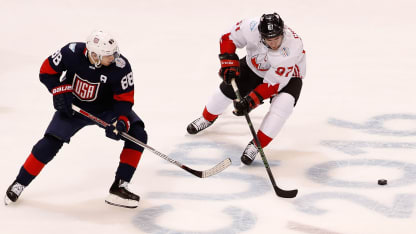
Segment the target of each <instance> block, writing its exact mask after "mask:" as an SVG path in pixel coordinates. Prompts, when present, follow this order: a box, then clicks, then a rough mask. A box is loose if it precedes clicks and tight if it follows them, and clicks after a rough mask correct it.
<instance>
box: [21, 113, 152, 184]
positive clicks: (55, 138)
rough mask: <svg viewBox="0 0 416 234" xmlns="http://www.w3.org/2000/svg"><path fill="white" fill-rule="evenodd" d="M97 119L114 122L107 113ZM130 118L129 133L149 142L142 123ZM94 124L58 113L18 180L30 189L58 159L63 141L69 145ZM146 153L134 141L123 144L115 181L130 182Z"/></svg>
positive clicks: (81, 118)
mask: <svg viewBox="0 0 416 234" xmlns="http://www.w3.org/2000/svg"><path fill="white" fill-rule="evenodd" d="M98 116H99V117H100V118H102V119H103V120H105V121H109V120H110V119H111V116H109V115H106V114H105V113H104V114H102V115H98ZM128 118H129V120H130V122H131V123H132V124H131V127H130V130H129V132H128V134H130V135H131V136H133V137H135V138H137V139H139V140H140V141H142V142H143V143H147V133H146V131H145V130H144V123H143V122H142V120H141V119H140V118H139V117H138V116H137V115H136V113H134V112H133V111H132V112H131V113H130V115H129V116H128ZM93 124H94V123H93V122H91V121H90V120H88V119H86V118H85V117H81V116H74V117H72V118H68V117H66V116H65V115H63V114H61V113H60V112H58V111H57V112H55V114H54V116H53V119H52V121H51V122H50V124H49V126H48V128H47V130H46V133H45V135H44V137H43V138H42V139H41V140H39V141H38V142H37V143H36V144H35V145H34V146H33V149H32V152H31V153H30V155H29V157H28V158H27V159H26V161H25V163H24V164H23V166H22V167H21V168H20V171H19V174H18V175H17V178H16V181H17V182H19V183H20V184H22V185H24V186H28V185H29V184H30V183H31V182H32V180H33V179H34V178H35V177H36V176H37V175H38V174H39V173H40V172H41V171H42V169H43V167H44V166H45V165H46V164H47V163H49V162H50V161H51V160H52V159H53V158H54V157H55V155H56V154H57V153H58V151H59V150H60V149H61V147H62V145H63V143H64V142H65V143H69V141H70V138H71V137H72V136H73V135H75V134H76V133H77V132H78V131H79V130H80V129H82V128H83V127H85V126H87V125H93ZM143 150H144V148H143V147H141V146H138V145H136V144H134V143H132V142H129V141H125V142H124V147H123V150H122V151H121V154H120V162H119V165H118V168H117V170H116V179H122V180H124V181H127V182H130V180H131V178H132V176H133V174H134V172H135V170H136V168H137V165H138V163H139V161H140V158H141V155H142V152H143Z"/></svg>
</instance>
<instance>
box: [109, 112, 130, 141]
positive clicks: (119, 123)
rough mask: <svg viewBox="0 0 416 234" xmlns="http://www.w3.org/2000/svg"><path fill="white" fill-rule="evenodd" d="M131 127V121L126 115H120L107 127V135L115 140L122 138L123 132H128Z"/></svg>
mask: <svg viewBox="0 0 416 234" xmlns="http://www.w3.org/2000/svg"><path fill="white" fill-rule="evenodd" d="M129 129H130V121H129V119H128V118H127V117H126V116H123V115H122V116H120V117H118V119H117V120H116V121H114V122H113V123H112V124H110V125H108V126H107V127H106V128H105V135H106V136H107V137H108V138H111V139H113V140H116V141H118V140H120V139H121V133H122V132H128V131H129Z"/></svg>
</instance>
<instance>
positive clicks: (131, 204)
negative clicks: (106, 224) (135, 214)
mask: <svg viewBox="0 0 416 234" xmlns="http://www.w3.org/2000/svg"><path fill="white" fill-rule="evenodd" d="M105 203H107V204H109V205H113V206H118V207H123V208H130V209H134V208H137V207H138V206H139V202H138V201H136V200H131V199H124V198H121V197H119V196H115V195H113V194H110V195H108V197H107V198H106V199H105Z"/></svg>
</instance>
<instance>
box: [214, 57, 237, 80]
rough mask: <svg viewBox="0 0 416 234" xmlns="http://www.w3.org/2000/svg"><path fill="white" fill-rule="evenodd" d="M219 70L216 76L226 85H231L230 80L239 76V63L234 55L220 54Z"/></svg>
mask: <svg viewBox="0 0 416 234" xmlns="http://www.w3.org/2000/svg"><path fill="white" fill-rule="evenodd" d="M219 57H220V61H221V69H220V71H219V72H218V75H219V76H220V77H221V79H223V80H224V82H225V83H226V84H231V80H232V79H237V78H238V77H239V76H240V61H239V60H238V55H236V54H227V53H225V54H220V55H219Z"/></svg>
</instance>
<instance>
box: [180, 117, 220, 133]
mask: <svg viewBox="0 0 416 234" xmlns="http://www.w3.org/2000/svg"><path fill="white" fill-rule="evenodd" d="M215 120H217V119H214V120H213V121H208V120H206V119H205V118H204V117H203V116H201V117H199V118H198V119H196V120H194V121H193V122H192V123H190V124H189V125H188V127H187V128H186V130H187V131H188V133H189V134H197V133H198V132H200V131H202V130H204V129H205V128H207V127H209V126H211V125H212V124H213V123H214V122H215Z"/></svg>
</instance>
